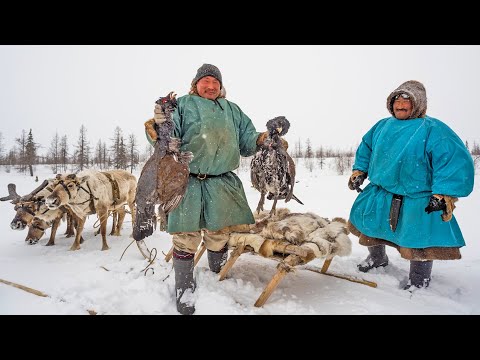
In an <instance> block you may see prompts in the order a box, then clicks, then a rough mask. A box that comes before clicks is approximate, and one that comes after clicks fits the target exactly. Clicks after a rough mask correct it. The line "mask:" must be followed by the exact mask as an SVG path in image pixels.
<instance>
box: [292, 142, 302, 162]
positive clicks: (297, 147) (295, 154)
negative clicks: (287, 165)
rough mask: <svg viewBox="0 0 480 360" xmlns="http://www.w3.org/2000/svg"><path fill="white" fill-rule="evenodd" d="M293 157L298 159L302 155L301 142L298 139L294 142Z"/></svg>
mask: <svg viewBox="0 0 480 360" xmlns="http://www.w3.org/2000/svg"><path fill="white" fill-rule="evenodd" d="M293 157H294V158H296V159H298V158H301V157H303V150H302V142H301V140H300V139H298V140H297V142H296V143H295V148H294V150H293Z"/></svg>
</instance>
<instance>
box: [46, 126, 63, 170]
mask: <svg viewBox="0 0 480 360" xmlns="http://www.w3.org/2000/svg"><path fill="white" fill-rule="evenodd" d="M48 156H49V158H50V160H51V162H52V166H51V169H52V171H53V173H54V174H58V173H59V171H58V165H59V163H60V137H59V136H58V132H55V135H54V136H53V138H52V141H51V142H50V149H49V150H48Z"/></svg>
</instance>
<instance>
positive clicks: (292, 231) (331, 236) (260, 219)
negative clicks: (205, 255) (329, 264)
mask: <svg viewBox="0 0 480 360" xmlns="http://www.w3.org/2000/svg"><path fill="white" fill-rule="evenodd" d="M254 216H255V220H256V222H255V226H252V227H251V230H250V233H254V234H239V233H236V234H232V235H231V238H230V242H229V245H234V244H235V243H238V241H241V242H244V243H245V244H246V245H250V246H252V247H253V248H254V249H255V251H256V252H259V253H260V254H261V255H263V256H267V257H268V256H272V255H273V250H272V248H271V247H269V246H268V243H265V239H273V240H282V241H288V242H290V243H292V244H294V245H298V246H302V247H304V246H305V247H307V248H309V249H311V250H312V251H313V253H314V254H315V256H316V257H319V258H323V257H333V256H347V255H349V254H350V253H351V246H352V245H351V241H350V238H349V237H348V234H349V231H348V230H347V226H346V221H345V220H344V219H342V218H335V219H334V220H332V221H330V220H329V219H327V218H322V217H320V216H318V215H316V214H314V213H310V212H308V213H291V212H290V210H288V209H285V208H283V209H277V213H276V215H273V216H271V215H270V213H269V212H267V211H262V212H260V213H259V214H254Z"/></svg>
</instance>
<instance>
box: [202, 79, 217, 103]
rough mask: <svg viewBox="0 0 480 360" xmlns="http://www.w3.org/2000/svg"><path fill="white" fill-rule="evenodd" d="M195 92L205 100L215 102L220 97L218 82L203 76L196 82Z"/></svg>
mask: <svg viewBox="0 0 480 360" xmlns="http://www.w3.org/2000/svg"><path fill="white" fill-rule="evenodd" d="M197 92H198V95H200V96H201V97H203V98H205V99H209V100H215V99H216V98H217V97H219V95H220V81H218V80H217V79H215V78H214V77H213V76H205V77H203V78H201V79H200V80H198V82H197Z"/></svg>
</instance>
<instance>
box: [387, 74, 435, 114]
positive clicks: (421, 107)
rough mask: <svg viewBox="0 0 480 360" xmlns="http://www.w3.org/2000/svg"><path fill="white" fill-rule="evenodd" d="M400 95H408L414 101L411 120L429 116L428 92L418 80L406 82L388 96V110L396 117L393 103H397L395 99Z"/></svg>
mask: <svg viewBox="0 0 480 360" xmlns="http://www.w3.org/2000/svg"><path fill="white" fill-rule="evenodd" d="M400 94H407V95H408V96H410V100H411V101H412V108H413V111H412V115H411V116H410V117H409V119H416V118H422V117H425V115H426V114H427V91H426V90H425V86H423V84H422V83H421V82H419V81H416V80H409V81H406V82H404V83H403V84H402V85H400V86H399V87H398V88H396V89H395V90H394V91H393V92H392V93H391V94H390V95H389V96H388V98H387V109H388V111H389V112H390V114H392V116H395V114H394V112H393V102H394V101H395V97H396V96H397V95H400Z"/></svg>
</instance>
